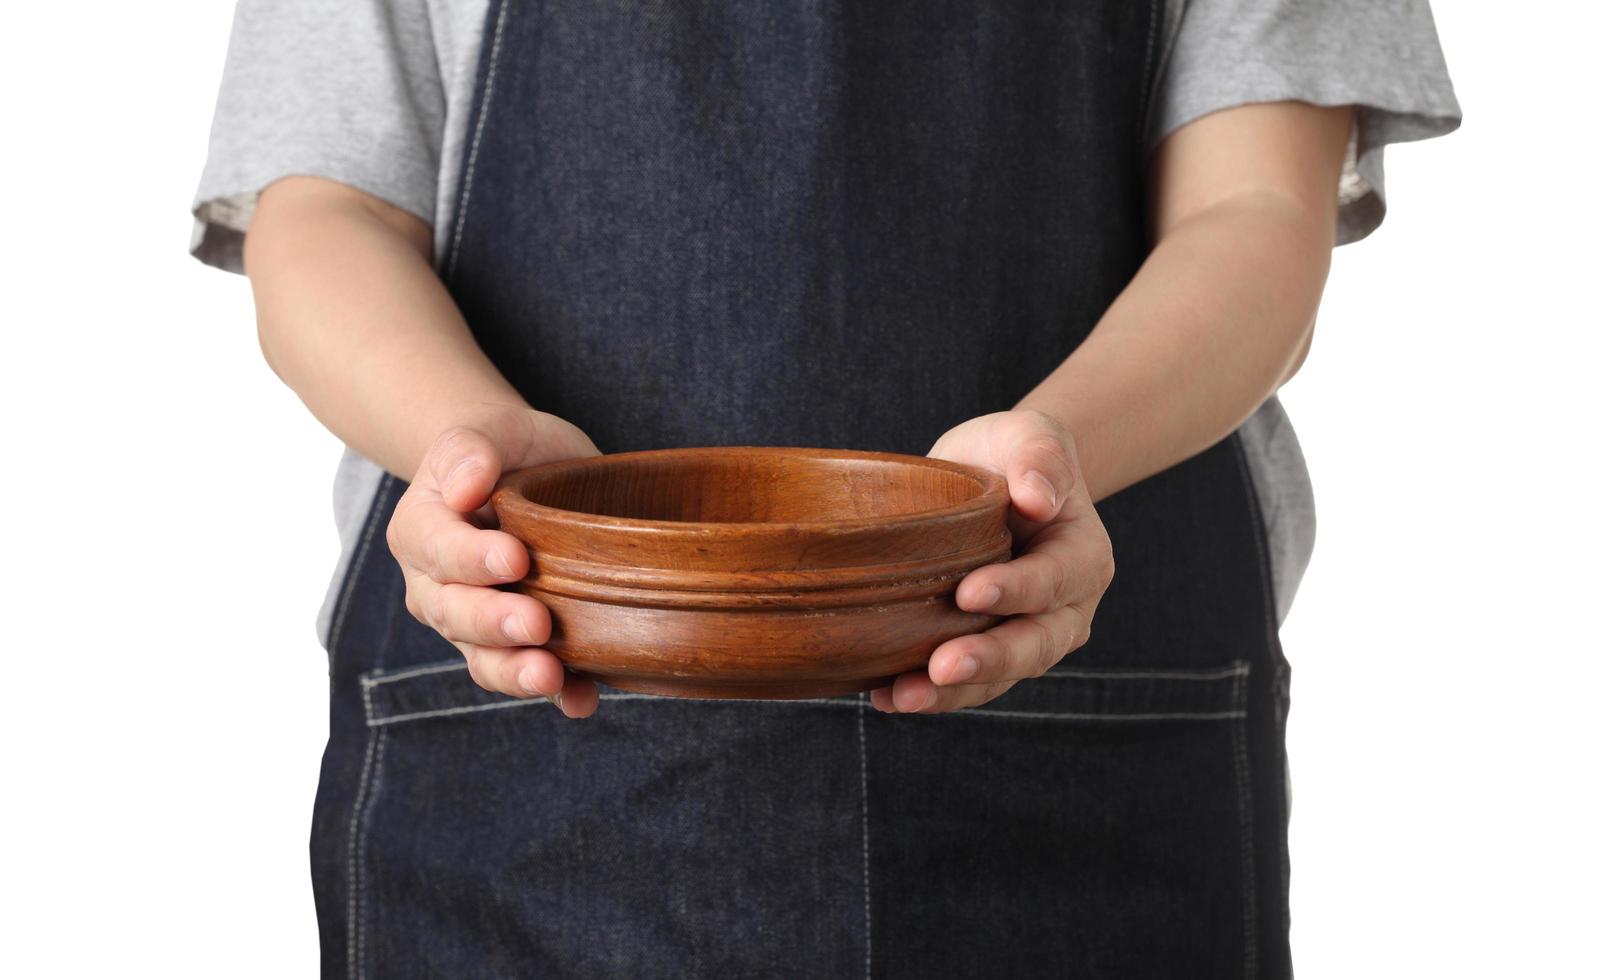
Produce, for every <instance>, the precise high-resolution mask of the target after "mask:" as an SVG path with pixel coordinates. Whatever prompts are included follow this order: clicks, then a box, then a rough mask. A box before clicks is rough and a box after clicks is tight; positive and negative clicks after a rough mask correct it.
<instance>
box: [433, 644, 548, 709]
mask: <svg viewBox="0 0 1605 980" xmlns="http://www.w3.org/2000/svg"><path fill="white" fill-rule="evenodd" d="M457 649H458V650H461V651H462V654H463V657H464V659H466V660H467V661H468V676H469V677H472V678H473V679H474V683H475V684H478V685H479V686H480V687H482V688H484V689H485V690H487V691H494V692H496V693H498V694H506V695H508V696H509V697H515V698H534V697H552V696H553V695H560V694H561V693H562V691H563V686H564V679H565V676H566V674H565V672H564V670H563V662H562V661H561V660H558V659H557V657H556V656H555V655H553V654H552V652H551V651H549V650H542V649H539V648H538V647H519V648H515V649H502V648H495V647H483V646H478V645H476V644H473V643H458V644H457Z"/></svg>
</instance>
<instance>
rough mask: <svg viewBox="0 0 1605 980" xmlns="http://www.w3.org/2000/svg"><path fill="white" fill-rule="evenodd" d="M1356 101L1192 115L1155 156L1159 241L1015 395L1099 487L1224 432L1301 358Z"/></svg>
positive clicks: (1097, 496)
mask: <svg viewBox="0 0 1605 980" xmlns="http://www.w3.org/2000/svg"><path fill="white" fill-rule="evenodd" d="M1350 118H1351V111H1350V110H1349V109H1348V108H1346V107H1344V108H1317V107H1315V106H1310V105H1306V104H1304V103H1299V102H1277V103H1268V104H1263V105H1249V106H1241V107H1238V108H1233V109H1228V110H1225V111H1222V112H1217V113H1214V114H1212V115H1209V116H1205V117H1203V118H1201V119H1198V120H1196V121H1194V122H1192V123H1189V124H1188V125H1186V126H1183V127H1182V128H1181V129H1179V130H1177V131H1176V132H1175V133H1173V134H1171V136H1170V137H1169V138H1168V139H1166V140H1165V142H1164V143H1163V144H1162V145H1161V146H1160V147H1159V149H1158V150H1157V151H1156V153H1155V157H1154V160H1153V163H1152V167H1151V170H1150V191H1151V194H1150V198H1151V207H1150V213H1151V215H1152V225H1153V234H1154V237H1155V239H1156V245H1155V247H1154V250H1153V252H1152V253H1150V255H1149V256H1148V259H1147V261H1146V262H1144V263H1143V266H1142V269H1141V270H1140V271H1139V272H1138V274H1137V276H1136V278H1135V279H1133V280H1132V282H1131V284H1130V285H1129V286H1127V287H1126V289H1125V291H1124V292H1122V293H1121V294H1120V297H1119V298H1118V299H1117V300H1116V301H1115V303H1114V304H1113V305H1112V306H1111V307H1110V308H1109V310H1108V312H1107V313H1105V314H1104V317H1103V319H1102V320H1101V321H1099V323H1098V326H1097V327H1096V329H1094V330H1093V332H1092V334H1091V336H1090V337H1088V338H1087V340H1086V342H1085V343H1083V344H1082V345H1081V346H1080V347H1079V348H1077V350H1076V351H1075V353H1073V354H1072V355H1071V356H1070V357H1069V358H1067V359H1066V360H1065V362H1064V363H1063V364H1062V365H1060V366H1059V368H1058V369H1057V370H1055V371H1054V372H1053V373H1052V374H1051V375H1049V376H1048V377H1047V379H1046V380H1044V381H1043V382H1042V383H1041V384H1040V385H1038V386H1037V387H1036V389H1035V390H1033V391H1032V392H1031V393H1030V394H1029V395H1027V396H1026V397H1025V398H1024V399H1022V400H1021V402H1020V405H1019V406H1018V407H1020V408H1023V409H1035V410H1037V411H1040V412H1043V413H1044V414H1046V415H1048V416H1050V417H1052V418H1053V419H1055V420H1057V421H1058V422H1059V423H1060V424H1062V425H1063V426H1064V427H1065V428H1066V429H1067V430H1069V431H1070V432H1072V433H1074V435H1075V441H1076V448H1077V450H1078V452H1079V455H1080V459H1081V465H1082V469H1083V475H1084V478H1085V479H1086V481H1087V483H1088V486H1089V489H1090V491H1091V493H1092V497H1093V499H1094V500H1101V499H1102V498H1104V497H1106V496H1108V495H1109V494H1112V493H1114V492H1116V491H1117V490H1120V489H1122V488H1124V487H1127V486H1130V485H1131V484H1133V483H1136V482H1137V481H1139V480H1141V479H1143V478H1145V477H1148V476H1151V475H1152V474H1154V473H1157V472H1159V471H1160V470H1163V469H1165V468H1167V467H1169V466H1171V465H1173V464H1175V463H1178V462H1180V461H1181V460H1183V459H1186V458H1187V457H1189V456H1192V455H1194V454H1196V453H1198V452H1200V451H1202V450H1204V449H1206V448H1208V447H1209V446H1211V445H1213V444H1214V443H1215V442H1217V441H1219V440H1220V439H1222V438H1224V437H1225V436H1226V435H1228V434H1229V433H1230V432H1231V431H1232V430H1233V429H1235V428H1236V427H1237V426H1238V425H1240V424H1241V423H1242V422H1243V420H1244V419H1246V418H1247V417H1248V416H1249V415H1250V414H1252V413H1253V411H1254V409H1255V408H1257V407H1258V406H1259V405H1260V403H1261V402H1263V401H1264V400H1265V399H1266V398H1267V397H1269V396H1270V395H1272V394H1274V393H1275V391H1276V389H1277V388H1278V387H1280V386H1281V385H1282V383H1283V382H1285V381H1286V380H1287V379H1288V378H1290V377H1292V375H1293V373H1294V372H1295V371H1296V370H1298V367H1299V365H1300V364H1301V363H1302V362H1303V358H1304V354H1305V352H1306V351H1307V350H1308V348H1309V342H1310V336H1311V332H1312V330H1313V328H1314V323H1315V311H1316V306H1317V305H1318V304H1319V302H1320V298H1321V289H1322V287H1323V286H1324V285H1325V283H1326V274H1327V268H1328V266H1329V264H1330V261H1331V253H1332V243H1333V240H1334V237H1335V228H1336V222H1337V193H1336V188H1337V185H1338V178H1339V175H1340V172H1341V168H1342V166H1343V155H1344V152H1345V149H1346V146H1347V141H1348V134H1349V125H1350Z"/></svg>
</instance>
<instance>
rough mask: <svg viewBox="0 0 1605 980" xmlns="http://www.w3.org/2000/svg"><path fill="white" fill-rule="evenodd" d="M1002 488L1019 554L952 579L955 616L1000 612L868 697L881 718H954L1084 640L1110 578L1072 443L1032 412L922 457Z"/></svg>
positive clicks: (990, 420) (963, 429) (1103, 534)
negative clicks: (1000, 482) (999, 481)
mask: <svg viewBox="0 0 1605 980" xmlns="http://www.w3.org/2000/svg"><path fill="white" fill-rule="evenodd" d="M928 455H930V456H933V457H935V458H937V459H947V460H952V461H953V462H955V463H968V464H970V465H971V466H979V467H981V468H982V469H988V470H992V471H993V472H996V473H999V474H1001V475H1002V476H1003V477H1004V478H1005V479H1007V480H1008V481H1009V497H1010V500H1011V506H1010V508H1009V529H1010V531H1012V532H1013V534H1014V548H1015V553H1016V555H1018V557H1017V558H1015V559H1013V560H1012V561H1008V562H1003V563H999V564H995V565H983V566H982V567H980V568H977V569H975V570H974V571H972V572H970V574H968V575H966V576H965V577H964V579H963V581H961V582H959V586H958V594H957V596H956V599H957V602H958V605H959V608H960V609H964V610H966V611H969V612H990V613H996V614H1000V615H1004V616H1007V617H1008V618H1007V619H1005V620H1004V621H1003V622H1001V623H999V624H998V625H997V626H994V627H993V628H991V629H989V630H987V631H986V632H984V633H972V634H970V635H969V636H960V637H957V638H955V639H952V640H948V641H947V642H946V643H944V644H942V645H941V646H939V647H937V648H936V650H935V651H933V652H932V653H931V659H930V661H929V662H928V663H927V665H926V668H925V669H924V670H915V671H910V672H908V673H906V674H903V675H901V676H899V677H898V678H897V680H896V682H894V683H893V684H892V685H891V686H889V687H882V688H878V689H876V690H874V691H871V692H870V700H871V702H872V703H873V704H874V705H875V707H876V708H878V709H880V710H881V711H887V712H921V713H931V712H937V711H952V710H954V709H956V708H966V707H970V706H972V705H978V704H985V703H986V702H988V701H990V700H992V699H993V698H995V697H997V696H998V695H1000V694H1002V693H1003V692H1004V691H1007V690H1008V689H1009V688H1011V687H1013V686H1014V684H1015V682H1017V681H1021V680H1025V679H1026V678H1031V677H1041V676H1042V675H1043V674H1044V673H1046V672H1047V670H1048V669H1049V668H1050V667H1052V666H1053V665H1054V664H1057V663H1058V662H1059V661H1060V660H1061V659H1062V658H1063V657H1064V655H1065V654H1067V653H1069V652H1070V651H1071V650H1074V649H1076V648H1077V647H1079V646H1081V645H1082V644H1083V643H1086V642H1087V637H1088V635H1089V633H1090V630H1091V625H1092V614H1093V610H1095V609H1096V608H1097V606H1098V600H1099V599H1101V598H1103V593H1104V590H1105V589H1107V588H1108V587H1109V582H1110V580H1111V579H1112V578H1113V577H1114V574H1115V562H1114V556H1113V553H1112V552H1111V550H1110V545H1109V534H1108V532H1107V531H1105V530H1104V526H1103V522H1102V521H1101V520H1099V519H1098V512H1097V511H1096V510H1095V509H1094V508H1093V506H1092V498H1091V497H1090V496H1088V494H1087V487H1086V482H1085V481H1084V480H1083V479H1082V478H1081V466H1080V463H1079V462H1078V461H1077V459H1076V449H1075V440H1074V439H1073V438H1072V437H1071V435H1070V433H1069V432H1066V431H1065V430H1064V428H1063V427H1062V426H1061V425H1059V423H1058V422H1055V421H1054V420H1053V419H1051V418H1049V417H1048V416H1046V415H1044V414H1042V413H1041V412H1037V411H1031V410H1017V411H1012V412H996V413H994V414H992V415H982V416H980V417H979V418H974V419H971V420H969V421H968V422H965V423H963V424H961V425H958V426H955V427H954V428H952V429H949V430H948V431H947V433H946V434H945V435H943V436H942V438H940V439H938V440H936V445H935V446H932V447H931V451H930V453H929V454H928Z"/></svg>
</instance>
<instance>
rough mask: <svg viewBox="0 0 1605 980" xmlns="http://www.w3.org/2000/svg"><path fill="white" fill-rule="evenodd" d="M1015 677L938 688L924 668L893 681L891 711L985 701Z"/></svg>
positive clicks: (933, 709)
mask: <svg viewBox="0 0 1605 980" xmlns="http://www.w3.org/2000/svg"><path fill="white" fill-rule="evenodd" d="M1014 684H1015V682H1014V681H1013V680H1007V681H997V682H993V683H987V684H960V685H957V686H955V687H939V686H937V685H936V684H933V683H932V682H931V678H930V676H929V675H927V674H926V672H925V671H923V670H912V671H909V672H908V673H906V674H902V675H899V676H898V678H897V680H896V681H895V682H893V684H892V696H891V700H892V704H893V708H892V710H894V711H896V712H898V713H900V714H922V715H924V714H936V713H937V712H942V711H954V710H957V709H959V708H968V707H972V706H974V705H977V704H984V703H986V702H987V701H990V700H992V699H993V698H995V697H997V696H998V695H1000V694H1002V693H1003V692H1004V691H1007V690H1008V689H1009V688H1011V687H1013V686H1014Z"/></svg>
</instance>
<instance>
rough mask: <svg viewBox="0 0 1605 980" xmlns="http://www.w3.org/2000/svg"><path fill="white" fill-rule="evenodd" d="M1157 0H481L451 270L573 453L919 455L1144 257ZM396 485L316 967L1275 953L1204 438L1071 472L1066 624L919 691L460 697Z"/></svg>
mask: <svg viewBox="0 0 1605 980" xmlns="http://www.w3.org/2000/svg"><path fill="white" fill-rule="evenodd" d="M1157 7H1158V2H1157V0H1052V2H1048V0H1007V2H997V3H975V4H933V3H929V2H923V0H885V2H877V3H857V4H852V3H844V2H840V0H808V2H801V3H794V4H778V3H777V4H756V3H754V4H740V3H734V2H729V0H715V2H712V3H700V4H693V3H686V2H680V0H668V2H657V3H643V4H636V3H615V2H594V0H585V2H580V0H524V2H512V0H498V2H493V3H492V4H491V6H490V10H489V13H488V22H487V29H486V32H485V42H484V46H483V51H482V54H481V58H480V65H479V77H478V83H477V94H476V98H475V109H474V115H473V117H472V119H471V120H470V123H469V129H468V139H467V140H466V145H465V150H464V154H465V156H464V161H463V164H464V165H463V168H462V180H461V186H460V188H459V191H458V206H457V210H456V214H455V217H454V223H453V224H452V225H451V226H450V227H449V228H448V229H444V230H443V233H445V234H449V235H450V241H449V246H448V248H447V249H446V253H445V258H444V259H443V265H442V269H441V272H442V275H443V276H444V278H445V280H446V281H447V284H448V286H449V287H450V289H451V291H452V293H453V295H454V296H455V298H456V300H457V302H458V303H459V304H460V306H461V307H462V310H463V312H464V313H465V314H466V316H467V318H468V322H469V323H470V324H472V326H473V329H474V331H475V333H476V335H477V337H478V339H479V342H480V343H481V345H482V346H483V347H484V349H485V350H486V352H487V353H488V354H489V355H490V357H491V358H492V360H493V361H494V362H495V363H496V364H497V365H498V367H499V368H500V369H501V370H502V371H503V372H505V373H506V375H507V376H508V378H509V379H511V380H512V382H513V383H514V384H515V385H517V387H518V388H519V389H520V390H521V391H522V392H523V393H524V395H525V396H526V397H527V398H528V399H529V400H530V402H531V403H532V404H534V405H535V406H536V407H538V408H541V409H544V410H547V411H550V412H553V413H555V414H558V415H560V416H562V417H564V418H567V419H569V420H570V421H572V422H574V423H575V424H577V425H578V426H580V427H581V428H582V429H584V430H585V431H586V432H587V433H588V434H589V435H590V436H591V437H592V438H593V439H594V440H595V442H596V444H597V445H598V447H600V448H601V449H602V450H603V451H604V452H617V451H624V450H632V449H648V448H657V447H670V446H693V445H715V444H755V445H757V444H780V445H802V446H831V447H844V448H858V449H877V450H890V451H898V452H906V453H920V454H923V453H924V452H926V451H927V450H928V449H929V447H930V446H931V444H932V443H933V442H934V441H935V440H936V438H937V437H938V436H939V435H941V434H942V432H943V431H945V430H946V429H947V428H949V427H951V426H952V425H954V424H956V423H958V422H961V421H963V420H965V419H968V418H971V417H973V416H976V415H981V414H985V413H988V412H995V411H999V410H1004V409H1008V408H1010V407H1012V406H1013V405H1014V404H1015V403H1016V402H1017V400H1018V399H1019V398H1020V397H1022V396H1023V395H1024V394H1025V393H1026V392H1027V391H1029V390H1030V389H1031V388H1032V387H1033V386H1034V385H1035V384H1036V383H1037V382H1038V381H1040V380H1041V379H1042V378H1043V377H1044V376H1045V375H1047V374H1048V373H1049V372H1050V371H1051V370H1052V369H1053V368H1054V367H1055V366H1056V365H1057V364H1058V363H1060V361H1061V360H1063V359H1064V358H1065V357H1066V356H1067V355H1068V354H1070V352H1071V351H1073V350H1074V349H1075V347H1076V345H1077V344H1078V343H1080V342H1081V340H1082V339H1084V338H1085V337H1086V336H1087V334H1088V332H1089V331H1090V330H1091V328H1092V326H1093V325H1094V324H1095V323H1096V322H1097V319H1098V317H1099V316H1100V315H1101V314H1102V313H1103V311H1104V310H1105V309H1106V308H1107V307H1108V305H1109V304H1110V302H1111V301H1112V300H1113V299H1114V297H1115V296H1116V295H1117V294H1118V293H1119V291H1120V290H1121V289H1122V288H1123V287H1124V286H1125V285H1126V284H1127V282H1129V281H1130V279H1131V277H1132V275H1133V274H1134V273H1135V271H1136V269H1137V267H1138V265H1139V264H1140V263H1141V261H1142V259H1143V257H1144V255H1145V252H1146V249H1147V243H1146V241H1145V233H1144V210H1143V208H1144V205H1143V200H1144V168H1145V159H1144V152H1143V124H1144V115H1145V112H1146V109H1147V106H1146V101H1147V93H1148V92H1149V90H1150V88H1151V86H1152V74H1153V72H1154V65H1155V61H1156V58H1157V52H1156V51H1155V50H1154V43H1155V42H1154V39H1155V31H1156V28H1157V26H1158V24H1157V18H1158V16H1159V11H1158V9H1157ZM404 489H405V488H404V485H403V484H402V483H401V482H400V481H398V480H396V479H394V478H391V477H387V478H386V479H385V480H384V481H383V483H382V485H381V486H380V488H379V490H378V493H377V495H376V498H375V499H374V501H373V504H372V508H371V511H370V514H369V517H368V522H367V526H366V529H365V533H364V535H363V537H362V539H361V543H360V546H359V549H358V554H357V555H356V557H355V559H354V561H353V563H352V565H351V570H350V572H349V573H348V577H347V579H346V581H345V582H344V583H343V586H342V591H341V596H340V600H339V603H338V605H337V607H336V614H335V617H334V623H333V630H332V635H331V639H330V651H331V658H332V711H331V723H330V729H331V731H330V739H329V745H328V749H327V752H326V755H325V760H324V766H323V772H322V780H321V783H320V785H319V790H318V798H317V805H316V811H315V817H314V826H313V834H312V857H313V870H314V883H315V891H316V896H317V906H318V919H319V926H320V931H321V934H322V938H323V951H324V964H323V966H324V972H325V975H329V976H353V977H355V976H362V977H412V976H420V977H424V976H427V977H460V978H461V977H513V976H565V977H567V976H573V977H598V976H628V977H659V976H715V977H749V976H788V977H792V976H797V977H849V976H875V977H921V978H923V977H980V976H1000V977H1031V976H1055V977H1060V976H1067V975H1074V976H1122V977H1131V976H1135V977H1168V976H1189V977H1228V976H1229V977H1244V976H1248V977H1256V976H1285V975H1287V974H1288V973H1289V963H1288V947H1287V895H1286V887H1287V856H1286V849H1285V842H1286V821H1287V800H1286V796H1285V782H1284V761H1283V758H1284V757H1283V748H1282V745H1283V721H1284V718H1285V712H1286V705H1287V666H1286V663H1285V661H1284V660H1283V658H1282V656H1281V652H1280V648H1279V646H1278V642H1277V638H1276V632H1275V620H1274V611H1273V605H1272V599H1271V593H1270V586H1269V582H1270V579H1269V576H1268V567H1267V565H1268V562H1267V557H1266V549H1265V543H1264V540H1263V538H1262V525H1261V520H1260V515H1259V513H1258V506H1257V503H1256V501H1255V498H1254V495H1253V489H1252V484H1251V483H1250V481H1249V477H1248V473H1247V470H1246V467H1245V461H1244V457H1243V452H1242V449H1241V448H1240V445H1239V441H1238V439H1237V437H1236V436H1232V437H1229V438H1227V439H1226V440H1224V441H1223V442H1221V443H1219V444H1217V445H1216V446H1214V447H1212V448H1210V449H1209V450H1207V451H1205V452H1203V453H1201V454H1199V455H1198V456H1196V457H1194V458H1192V459H1190V460H1187V461H1186V462H1184V463H1181V464H1179V465H1177V466H1175V467H1173V468H1171V469H1170V470H1167V471H1166V472H1164V473H1161V474H1159V475H1157V476H1155V477H1153V478H1151V479H1148V480H1146V481H1143V482H1142V483H1140V484H1138V485H1136V486H1134V487H1132V488H1130V489H1128V490H1126V491H1123V492H1122V493H1120V494H1118V495H1116V496H1114V497H1112V498H1110V499H1108V500H1106V501H1104V502H1103V503H1102V504H1101V505H1100V506H1099V511H1100V513H1101V514H1102V516H1103V519H1104V521H1105V522H1106V524H1107V525H1108V528H1109V532H1110V535H1111V537H1112V538H1113V541H1114V548H1115V555H1116V560H1117V564H1118V566H1119V571H1118V573H1117V575H1116V578H1115V582H1114V585H1113V587H1112V588H1111V590H1110V591H1109V593H1108V595H1107V597H1106V598H1105V599H1104V600H1103V603H1102V605H1101V606H1100V607H1099V611H1098V615H1097V619H1096V624H1095V627H1096V628H1095V629H1094V630H1093V639H1092V641H1091V642H1090V643H1089V644H1088V645H1087V646H1086V647H1084V648H1083V649H1081V650H1079V651H1077V652H1075V653H1074V654H1072V655H1071V656H1069V657H1067V658H1066V659H1065V660H1064V662H1063V663H1062V664H1061V665H1060V666H1059V667H1057V668H1056V669H1055V670H1053V671H1052V672H1051V673H1050V674H1049V675H1048V676H1046V677H1043V678H1040V679H1036V680H1029V681H1024V682H1022V683H1020V684H1018V685H1016V686H1015V687H1014V688H1013V690H1011V691H1010V692H1009V693H1007V694H1006V695H1004V696H1003V697H1001V698H999V699H997V700H995V701H993V702H991V703H989V704H987V705H985V706H983V707H980V708H976V709H967V710H964V711H960V712H957V713H953V714H948V715H938V716H885V715H881V714H879V713H878V712H876V711H874V710H873V709H872V708H870V707H869V706H868V703H867V699H866V698H865V697H863V696H851V697H838V698H828V699H820V700H815V701H807V702H732V701H701V702H696V701H681V700H672V699H664V698H655V697H649V696H642V695H636V694H630V693H625V692H620V691H614V690H610V689H607V688H604V689H603V693H602V703H601V706H600V710H599V711H598V712H597V714H596V716H595V717H593V718H591V719H588V720H584V721H571V720H568V719H566V718H564V717H562V716H561V714H560V713H559V712H557V711H556V710H555V709H554V708H552V707H551V706H550V705H549V704H548V703H547V702H546V701H545V700H543V699H537V700H534V701H518V700H513V699H509V698H505V697H502V696H500V695H494V694H489V693H487V692H485V691H483V690H481V689H479V688H478V687H476V686H475V685H474V683H473V682H472V681H471V680H470V679H469V677H468V674H467V671H466V669H465V668H464V665H463V661H462V658H461V657H460V656H459V655H458V653H457V652H456V650H455V649H454V648H453V647H452V646H451V645H449V644H448V643H446V641H444V640H443V639H441V638H440V637H438V636H437V635H435V634H434V633H433V632H431V631H430V630H428V629H427V628H425V627H423V626H421V625H420V624H419V623H417V622H416V621H415V620H414V619H413V618H412V617H411V616H410V615H409V614H408V613H407V611H406V609H405V608H404V605H403V584H402V579H401V575H400V573H399V571H398V569H397V568H396V565H395V563H394V561H393V560H392V559H391V557H390V555H389V554H388V553H387V551H386V549H385V547H384V544H383V529H384V527H385V525H386V523H387V521H388V520H389V516H390V513H391V510H392V508H393V507H394V506H395V502H396V500H397V498H398V497H399V496H400V494H401V492H402V491H403V490H404Z"/></svg>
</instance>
